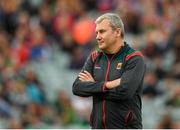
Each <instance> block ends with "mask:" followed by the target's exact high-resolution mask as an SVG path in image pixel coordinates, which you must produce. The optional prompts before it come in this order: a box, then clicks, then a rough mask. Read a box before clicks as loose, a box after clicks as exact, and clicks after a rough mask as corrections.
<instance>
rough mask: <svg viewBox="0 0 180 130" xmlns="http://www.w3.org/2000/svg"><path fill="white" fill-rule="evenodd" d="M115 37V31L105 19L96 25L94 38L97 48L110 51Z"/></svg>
mask: <svg viewBox="0 0 180 130" xmlns="http://www.w3.org/2000/svg"><path fill="white" fill-rule="evenodd" d="M117 38H119V37H118V36H117V33H116V31H114V30H112V27H111V26H110V24H109V21H108V20H107V19H104V20H103V21H102V22H101V23H98V24H97V25H96V40H97V44H98V46H99V48H100V49H101V50H103V51H111V48H112V46H113V45H114V44H115V42H116V40H117Z"/></svg>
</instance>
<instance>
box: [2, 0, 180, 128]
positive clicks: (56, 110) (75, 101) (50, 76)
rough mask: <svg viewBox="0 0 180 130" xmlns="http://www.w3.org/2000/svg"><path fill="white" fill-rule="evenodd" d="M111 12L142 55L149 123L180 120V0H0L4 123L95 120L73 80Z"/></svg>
mask: <svg viewBox="0 0 180 130" xmlns="http://www.w3.org/2000/svg"><path fill="white" fill-rule="evenodd" d="M106 12H115V13H118V14H119V15H120V16H121V18H122V19H123V21H124V24H125V31H126V35H125V39H126V41H127V42H128V43H129V44H130V45H131V46H132V47H134V48H136V49H138V50H141V51H142V52H143V54H144V55H145V61H146V65H147V71H146V75H145V80H144V90H143V97H142V98H143V110H142V111H143V113H142V116H143V126H144V128H152V129H153V128H161V129H163V128H180V1H179V0H0V128H17V129H19V128H32V129H38V128H49V129H51V128H90V127H89V114H90V112H91V108H92V104H91V101H92V100H91V98H81V97H77V96H74V95H73V94H72V84H73V81H74V80H75V78H76V76H77V74H78V73H79V71H80V69H81V68H82V66H83V64H84V62H85V59H86V58H87V56H88V55H89V54H90V52H91V51H92V50H94V49H95V47H96V41H95V37H94V27H95V25H94V20H95V19H96V18H97V17H98V16H99V15H101V14H102V13H106Z"/></svg>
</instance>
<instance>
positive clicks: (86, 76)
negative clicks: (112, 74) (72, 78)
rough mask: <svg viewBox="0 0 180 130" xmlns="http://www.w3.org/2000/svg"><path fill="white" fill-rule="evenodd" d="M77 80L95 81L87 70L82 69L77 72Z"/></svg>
mask: <svg viewBox="0 0 180 130" xmlns="http://www.w3.org/2000/svg"><path fill="white" fill-rule="evenodd" d="M79 80H81V81H84V82H87V81H91V82H95V81H94V78H93V77H92V76H91V74H90V73H89V72H87V71H83V72H80V73H79Z"/></svg>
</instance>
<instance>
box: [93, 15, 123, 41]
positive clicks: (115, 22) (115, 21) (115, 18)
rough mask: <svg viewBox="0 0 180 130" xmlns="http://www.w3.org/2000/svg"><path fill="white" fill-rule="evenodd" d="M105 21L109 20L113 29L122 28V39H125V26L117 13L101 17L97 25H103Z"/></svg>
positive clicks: (97, 20)
mask: <svg viewBox="0 0 180 130" xmlns="http://www.w3.org/2000/svg"><path fill="white" fill-rule="evenodd" d="M104 19H107V20H108V21H109V23H110V26H111V27H112V29H116V28H120V29H121V37H122V38H124V33H125V31H124V24H123V22H122V19H121V18H120V17H119V15H118V14H115V13H105V14H103V15H101V16H99V17H98V18H97V19H96V21H95V23H96V24H99V23H101V22H102V21H103V20H104Z"/></svg>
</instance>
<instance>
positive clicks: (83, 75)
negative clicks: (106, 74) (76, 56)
mask: <svg viewBox="0 0 180 130" xmlns="http://www.w3.org/2000/svg"><path fill="white" fill-rule="evenodd" d="M79 76H81V77H85V78H89V76H88V75H87V74H85V73H79Z"/></svg>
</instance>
